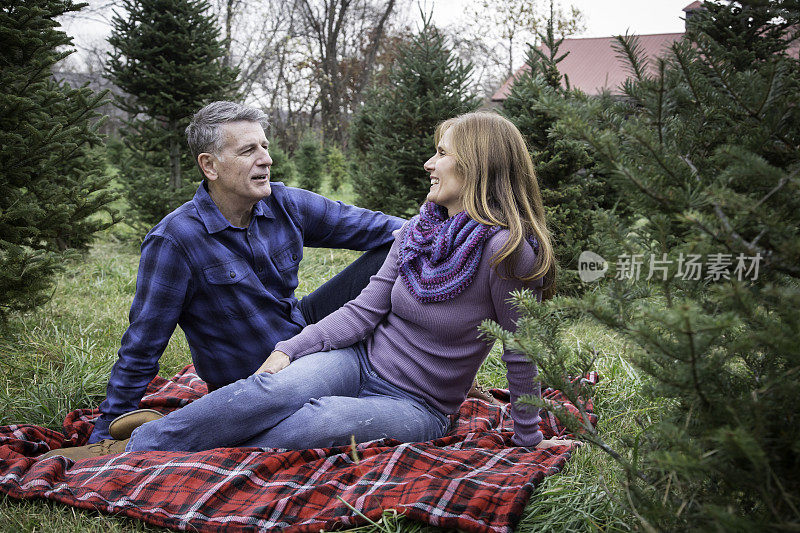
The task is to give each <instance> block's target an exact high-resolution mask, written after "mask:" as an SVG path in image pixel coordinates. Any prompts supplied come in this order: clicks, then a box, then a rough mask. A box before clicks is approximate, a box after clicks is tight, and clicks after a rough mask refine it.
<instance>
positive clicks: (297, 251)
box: [272, 242, 303, 272]
mask: <svg viewBox="0 0 800 533" xmlns="http://www.w3.org/2000/svg"><path fill="white" fill-rule="evenodd" d="M302 258H303V247H302V246H300V244H299V243H297V242H291V243H289V244H287V245H286V246H284V247H283V248H281V249H280V250H278V251H277V252H275V253H274V254H272V261H273V262H274V263H275V268H277V269H278V272H286V271H287V270H291V269H294V270H297V267H298V266H299V265H300V260H301V259H302Z"/></svg>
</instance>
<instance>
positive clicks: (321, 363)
mask: <svg viewBox="0 0 800 533" xmlns="http://www.w3.org/2000/svg"><path fill="white" fill-rule="evenodd" d="M447 425H448V419H447V416H446V415H444V414H442V413H440V412H438V411H437V410H436V409H434V408H432V407H430V406H429V405H427V404H426V403H425V402H424V401H423V400H420V399H417V398H415V397H413V396H412V395H411V394H409V393H407V392H405V391H403V390H402V389H399V388H398V387H396V386H394V385H392V384H391V383H389V382H387V381H386V380H384V379H383V378H381V377H380V376H378V375H377V373H376V372H375V370H374V369H373V368H372V366H371V365H370V363H369V360H368V358H367V355H366V350H365V348H364V346H363V345H362V344H356V345H353V346H350V347H348V348H344V349H341V350H333V351H330V352H319V353H314V354H309V355H307V356H305V357H301V358H300V359H297V360H296V361H294V362H292V363H291V364H290V365H289V366H288V367H286V368H284V369H283V370H281V371H280V372H278V373H276V374H254V375H252V376H250V377H248V378H246V379H242V380H239V381H236V382H235V383H231V384H230V385H227V386H225V387H222V388H219V389H217V390H215V391H213V392H211V393H209V394H207V395H206V396H203V397H202V398H200V399H198V400H195V401H194V402H192V403H190V404H189V405H187V406H185V407H183V408H181V409H179V410H177V411H174V412H172V413H170V414H169V415H167V416H165V417H164V418H162V419H160V420H156V421H153V422H149V423H147V424H144V425H143V426H141V427H139V428H137V429H136V430H135V431H134V432H133V435H131V440H130V442H129V443H128V445H127V447H126V450H127V451H142V450H168V451H201V450H209V449H212V448H220V447H233V446H240V447H245V446H254V447H262V448H287V449H295V450H297V449H305V448H321V447H329V446H339V445H346V444H349V443H350V439H351V435H352V436H354V437H355V440H356V442H365V441H369V440H373V439H379V438H387V437H388V438H392V439H397V440H399V441H402V442H420V441H426V440H431V439H435V438H438V437H441V436H442V435H444V434H445V432H446V431H447Z"/></svg>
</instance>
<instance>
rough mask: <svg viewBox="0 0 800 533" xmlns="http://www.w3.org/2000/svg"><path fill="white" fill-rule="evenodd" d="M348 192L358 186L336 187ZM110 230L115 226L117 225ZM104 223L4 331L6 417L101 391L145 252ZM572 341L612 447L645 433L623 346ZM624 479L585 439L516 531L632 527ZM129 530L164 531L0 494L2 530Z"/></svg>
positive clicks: (408, 525) (597, 335) (315, 259)
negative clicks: (52, 285)
mask: <svg viewBox="0 0 800 533" xmlns="http://www.w3.org/2000/svg"><path fill="white" fill-rule="evenodd" d="M339 197H340V198H342V199H344V200H345V201H350V200H352V190H350V189H345V190H344V191H342V192H341V193H340V194H339ZM112 231H115V233H112ZM118 235H120V232H119V229H117V230H113V229H112V230H109V232H107V233H106V234H105V235H104V236H102V237H101V239H100V240H99V242H98V243H97V244H96V245H95V246H94V247H93V248H92V249H91V250H90V251H89V252H88V253H87V254H86V255H85V256H84V257H83V258H81V259H79V260H76V261H73V262H71V263H68V264H67V265H65V269H64V271H63V273H61V274H60V275H59V276H58V279H57V283H56V289H55V291H54V293H53V298H52V300H51V301H50V302H49V303H48V304H46V305H45V306H43V307H41V308H39V309H37V310H36V311H35V312H32V313H28V314H22V315H17V316H14V317H12V318H11V319H10V321H9V322H8V323H7V324H6V325H5V327H4V329H3V330H2V332H0V374H1V375H0V379H1V381H0V425H6V424H11V423H30V424H37V425H42V426H46V427H50V428H60V426H61V421H62V420H63V418H64V416H65V415H66V413H67V412H68V411H70V410H72V409H75V408H78V407H88V406H95V405H98V404H99V403H100V401H101V400H102V398H103V397H104V395H105V386H106V382H107V379H108V372H109V370H110V368H111V366H112V365H113V363H114V361H115V360H116V352H117V349H118V347H119V340H120V338H121V336H122V334H123V332H124V331H125V328H126V327H127V314H128V310H129V307H130V303H131V299H132V297H133V294H134V290H135V279H136V268H137V263H138V258H139V251H138V248H137V246H136V245H134V244H131V242H130V241H128V240H126V241H124V242H123V241H121V240H120V239H119V238H118V237H117V236H118ZM357 255H358V253H357V252H349V251H341V250H327V249H306V251H305V257H304V259H303V262H302V264H301V268H300V279H301V285H300V287H299V288H298V291H297V294H298V296H303V295H305V294H307V293H308V292H310V291H312V290H313V289H314V288H315V287H317V286H318V285H320V284H321V283H322V282H323V281H325V280H326V279H328V278H329V277H330V276H331V275H333V274H334V273H335V272H337V271H338V270H340V269H341V268H343V267H344V266H345V265H346V264H348V263H349V262H350V261H352V260H353V259H354V258H355V257H356V256H357ZM565 334H566V339H567V341H569V342H575V343H578V342H579V339H583V340H582V341H580V342H586V341H585V339H591V340H592V342H593V343H594V344H595V345H596V346H597V348H599V349H600V351H601V352H602V353H603V354H604V355H603V356H602V357H601V358H600V359H599V360H598V361H597V364H596V366H597V369H598V371H599V372H600V376H601V382H600V383H599V384H598V385H597V387H596V391H597V393H596V397H595V411H596V412H597V413H599V414H600V423H599V428H600V431H601V432H602V433H603V435H604V437H605V439H606V440H607V441H608V442H609V443H610V444H612V445H615V444H618V443H619V442H620V441H621V439H624V438H626V437H628V438H630V437H632V436H634V435H635V434H636V432H637V431H638V426H637V418H647V416H648V415H649V414H650V412H651V409H652V406H649V405H647V404H645V402H644V400H643V399H642V398H641V396H640V395H639V394H638V390H639V378H638V377H637V375H636V373H635V372H634V371H633V369H632V368H631V366H630V365H629V364H628V363H627V362H626V360H625V353H626V351H627V350H628V348H627V347H626V346H625V345H624V344H623V343H622V341H621V340H620V339H619V338H617V337H615V336H614V335H613V334H611V333H609V332H608V331H606V330H603V329H601V328H599V327H598V326H595V325H592V324H589V323H584V322H579V323H577V324H574V325H573V326H571V327H570V328H568V329H567V330H566V333H565ZM189 362H190V359H189V349H188V346H187V344H186V340H185V338H184V336H183V334H182V333H181V332H180V330H179V329H178V330H176V332H175V334H174V335H173V337H172V339H171V341H170V343H169V346H168V347H167V350H166V352H165V353H164V356H163V357H162V358H161V370H160V372H159V374H160V375H161V376H163V377H165V378H169V377H172V376H173V375H174V374H175V373H176V372H177V371H178V370H180V369H181V368H183V367H184V366H185V365H186V364H187V363H189ZM479 381H480V382H481V383H483V384H485V385H490V386H500V387H504V386H506V381H505V369H504V366H503V363H502V362H501V361H500V357H499V351H498V350H497V349H495V350H493V351H492V353H491V354H490V356H489V358H488V359H487V360H486V362H485V363H484V364H483V366H482V367H481V370H480V373H479ZM621 494H623V491H622V479H621V473H620V470H619V468H618V467H617V466H616V464H615V463H614V461H613V460H612V459H611V458H610V457H608V456H607V455H605V454H604V453H603V452H602V451H600V450H598V449H595V448H590V447H589V446H583V447H582V448H580V449H578V450H577V451H576V452H575V454H574V456H573V458H572V460H570V461H569V463H568V464H567V466H566V468H565V469H564V471H563V472H562V473H560V474H558V475H554V476H550V477H548V478H546V479H545V481H544V482H543V483H542V484H541V485H540V486H539V487H538V489H537V490H536V491H535V492H534V494H533V495H532V497H531V499H530V502H529V504H528V506H527V508H526V509H525V512H524V515H523V518H522V520H521V522H520V524H519V527H518V531H521V532H533V531H559V532H560V531H580V532H589V531H629V530H631V529H635V528H636V520H635V519H634V518H633V517H632V516H630V515H629V514H628V513H627V511H626V510H625V507H624V505H622V503H621V502H620V501H619V498H620V495H621ZM21 531H27V532H34V531H56V532H62V531H64V532H67V531H75V532H97V533H115V532H133V531H137V532H138V531H166V530H164V529H163V528H157V527H153V526H148V525H146V524H144V523H142V522H139V521H136V520H131V519H127V518H122V517H114V516H109V515H103V514H99V513H96V512H90V511H83V510H78V509H74V508H71V507H67V506H63V505H59V504H56V503H53V502H49V501H41V500H33V501H19V500H13V499H10V498H7V497H4V496H0V532H21ZM354 531H360V532H365V533H367V532H368V533H377V532H387V533H388V532H394V531H402V532H420V533H421V532H434V531H444V530H442V529H439V528H435V527H431V526H426V525H424V524H420V523H418V522H413V521H411V520H408V519H406V518H404V517H402V516H398V515H396V514H395V513H394V512H393V511H391V510H387V511H386V513H384V516H383V518H382V519H381V520H380V521H377V522H376V524H375V525H367V526H364V527H361V528H357V529H355V530H354Z"/></svg>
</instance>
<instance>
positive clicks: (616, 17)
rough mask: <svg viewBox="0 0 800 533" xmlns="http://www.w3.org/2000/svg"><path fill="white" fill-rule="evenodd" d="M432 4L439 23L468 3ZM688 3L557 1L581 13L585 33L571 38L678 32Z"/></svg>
mask: <svg viewBox="0 0 800 533" xmlns="http://www.w3.org/2000/svg"><path fill="white" fill-rule="evenodd" d="M426 1H427V3H428V5H431V3H433V8H434V12H433V15H434V19H435V21H436V22H438V23H439V24H445V23H447V22H448V21H450V20H453V19H454V18H455V19H458V17H460V16H461V14H462V13H463V11H464V7H465V5H466V4H468V3H471V2H470V0H426ZM691 2H692V0H559V1H558V2H557V3H559V4H560V5H561V6H569V5H573V6H575V7H577V8H578V9H580V10H581V11H582V12H583V16H584V22H585V24H586V31H584V32H582V33H581V34H578V35H574V36H573V37H608V36H611V35H620V34H623V33H625V31H626V30H630V33H636V34H643V33H678V32H682V31H683V28H684V25H683V20H681V17H683V15H684V13H683V11H682V9H683V8H684V7H686V6H687V5H689V4H690V3H691Z"/></svg>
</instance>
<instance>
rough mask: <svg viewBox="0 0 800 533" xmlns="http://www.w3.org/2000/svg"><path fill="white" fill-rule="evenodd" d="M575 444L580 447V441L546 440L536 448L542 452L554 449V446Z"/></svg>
mask: <svg viewBox="0 0 800 533" xmlns="http://www.w3.org/2000/svg"><path fill="white" fill-rule="evenodd" d="M573 444H577V445H579V446H580V444H581V443H580V441H575V440H569V439H545V440H543V441H541V442H540V443H539V444H537V445H536V448H538V449H540V450H544V449H547V448H552V447H553V446H572V445H573Z"/></svg>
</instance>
